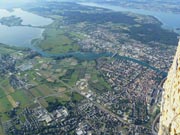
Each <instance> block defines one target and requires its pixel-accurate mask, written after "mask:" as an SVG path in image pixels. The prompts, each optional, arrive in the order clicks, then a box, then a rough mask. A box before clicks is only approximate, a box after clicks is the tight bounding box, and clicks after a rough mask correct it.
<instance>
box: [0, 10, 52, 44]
mask: <svg viewBox="0 0 180 135" xmlns="http://www.w3.org/2000/svg"><path fill="white" fill-rule="evenodd" d="M12 15H14V16H16V17H20V18H21V19H22V20H23V22H22V25H31V26H35V27H38V26H45V25H48V24H50V23H52V22H53V20H51V19H49V18H45V17H42V16H38V15H36V14H33V13H30V12H27V11H24V10H22V9H20V8H16V9H13V11H8V10H6V9H0V18H2V17H9V16H12ZM35 27H28V26H12V27H8V26H6V25H2V24H0V43H3V44H7V45H12V46H23V47H30V48H31V40H32V39H36V38H42V33H43V31H44V29H43V28H35Z"/></svg>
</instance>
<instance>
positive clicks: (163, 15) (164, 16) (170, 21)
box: [80, 2, 180, 33]
mask: <svg viewBox="0 0 180 135" xmlns="http://www.w3.org/2000/svg"><path fill="white" fill-rule="evenodd" d="M80 4H82V5H87V6H94V7H101V8H106V9H111V10H114V11H124V12H132V13H137V14H142V15H151V16H154V17H156V18H157V19H159V20H160V21H161V22H162V23H163V27H165V28H168V29H171V30H176V28H180V14H176V13H169V12H160V11H150V10H144V9H133V8H123V7H120V6H113V5H109V4H97V3H89V2H83V3H80ZM176 32H178V33H180V32H179V31H176Z"/></svg>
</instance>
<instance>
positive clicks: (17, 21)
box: [0, 16, 22, 27]
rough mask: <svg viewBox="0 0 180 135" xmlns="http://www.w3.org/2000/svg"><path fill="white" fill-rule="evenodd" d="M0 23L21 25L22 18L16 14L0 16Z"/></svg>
mask: <svg viewBox="0 0 180 135" xmlns="http://www.w3.org/2000/svg"><path fill="white" fill-rule="evenodd" d="M0 23H1V24H2V25H6V26H9V27H11V26H21V25H22V19H21V18H20V17H16V16H9V17H2V18H0Z"/></svg>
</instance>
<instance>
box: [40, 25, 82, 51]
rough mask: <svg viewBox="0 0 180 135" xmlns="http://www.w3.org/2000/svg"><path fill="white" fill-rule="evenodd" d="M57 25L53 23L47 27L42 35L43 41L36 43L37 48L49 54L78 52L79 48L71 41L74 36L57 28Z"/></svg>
mask: <svg viewBox="0 0 180 135" xmlns="http://www.w3.org/2000/svg"><path fill="white" fill-rule="evenodd" d="M58 25H59V24H57V22H54V23H53V24H52V25H50V26H49V27H47V28H46V29H45V31H44V33H43V37H44V39H43V40H41V41H37V46H38V47H39V48H41V49H42V50H43V51H45V52H48V53H50V54H59V53H66V52H74V51H78V50H79V46H78V45H77V44H76V42H74V40H73V36H74V35H75V34H74V33H70V32H69V31H68V30H65V29H62V28H59V27H58ZM78 36H80V35H78Z"/></svg>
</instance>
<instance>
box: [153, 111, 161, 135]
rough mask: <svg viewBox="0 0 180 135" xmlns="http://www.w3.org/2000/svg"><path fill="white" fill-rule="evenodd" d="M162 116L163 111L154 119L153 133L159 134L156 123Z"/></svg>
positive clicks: (154, 134)
mask: <svg viewBox="0 0 180 135" xmlns="http://www.w3.org/2000/svg"><path fill="white" fill-rule="evenodd" d="M160 116H161V113H159V114H158V115H157V116H156V118H155V119H154V121H153V124H152V133H153V135H158V133H157V131H156V130H155V126H156V124H157V122H158V120H159V118H160Z"/></svg>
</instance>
